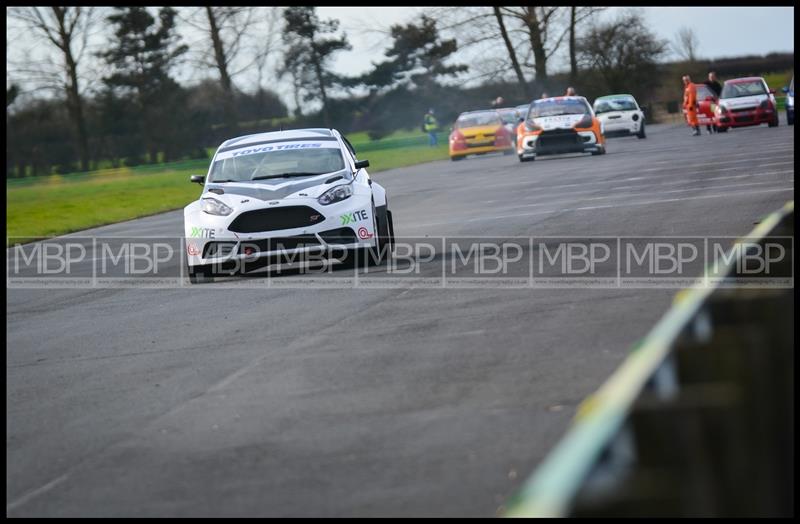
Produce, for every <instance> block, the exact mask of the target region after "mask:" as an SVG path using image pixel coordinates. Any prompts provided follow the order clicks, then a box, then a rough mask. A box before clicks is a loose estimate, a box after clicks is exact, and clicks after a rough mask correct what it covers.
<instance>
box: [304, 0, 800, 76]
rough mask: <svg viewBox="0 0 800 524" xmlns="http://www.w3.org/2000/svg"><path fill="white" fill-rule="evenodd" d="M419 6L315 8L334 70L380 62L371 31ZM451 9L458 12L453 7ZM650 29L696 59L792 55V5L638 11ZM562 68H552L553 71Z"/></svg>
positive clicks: (379, 41) (382, 40) (383, 41)
mask: <svg viewBox="0 0 800 524" xmlns="http://www.w3.org/2000/svg"><path fill="white" fill-rule="evenodd" d="M429 9H431V8H425V7H320V8H318V12H319V15H320V17H322V18H338V19H339V20H340V21H341V24H342V28H343V29H345V30H346V31H347V36H348V38H349V40H350V43H351V44H352V46H353V50H352V51H351V52H347V53H341V54H340V55H339V56H338V57H337V58H336V61H335V64H336V67H337V69H338V70H339V72H342V73H344V72H348V73H353V74H355V73H361V72H363V71H365V70H367V69H369V64H370V61H380V60H381V58H382V53H383V50H384V49H386V47H388V40H389V39H387V38H386V37H385V36H384V37H381V35H378V34H376V33H375V31H374V29H375V28H388V27H389V26H391V25H392V24H397V23H401V22H406V21H407V20H409V19H411V18H414V17H415V16H416V15H417V14H418V13H422V12H425V11H426V10H429ZM453 9H458V8H457V7H454V8H453ZM625 9H628V8H627V7H625V8H619V7H611V8H609V9H608V10H607V11H605V12H603V13H602V14H601V15H600V16H601V17H602V19H607V18H613V17H615V16H616V15H617V14H619V12H620V11H622V10H625ZM638 9H641V12H642V13H644V15H645V18H646V20H647V21H648V22H649V24H650V28H651V30H652V31H653V32H655V33H656V34H657V35H658V36H660V37H661V38H665V39H668V40H672V39H673V38H674V35H675V33H676V32H677V31H678V30H679V29H680V28H681V27H689V28H691V29H693V30H694V31H695V34H696V35H697V37H698V39H699V41H700V45H699V53H698V55H699V56H700V57H702V58H721V57H726V56H741V55H752V54H755V55H763V54H767V53H770V52H774V51H777V52H794V7H642V8H638ZM564 66H565V64H564V63H562V64H559V65H556V69H560V68H561V67H564Z"/></svg>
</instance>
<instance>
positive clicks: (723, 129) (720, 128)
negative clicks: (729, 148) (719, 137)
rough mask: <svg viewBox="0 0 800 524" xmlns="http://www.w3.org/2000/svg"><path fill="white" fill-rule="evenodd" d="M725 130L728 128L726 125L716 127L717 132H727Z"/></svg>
mask: <svg viewBox="0 0 800 524" xmlns="http://www.w3.org/2000/svg"><path fill="white" fill-rule="evenodd" d="M727 132H728V128H727V127H718V128H717V133H727Z"/></svg>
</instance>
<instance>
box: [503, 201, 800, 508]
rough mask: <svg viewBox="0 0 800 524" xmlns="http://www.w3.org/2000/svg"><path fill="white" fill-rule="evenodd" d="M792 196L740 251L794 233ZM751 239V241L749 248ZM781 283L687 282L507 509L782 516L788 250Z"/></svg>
mask: <svg viewBox="0 0 800 524" xmlns="http://www.w3.org/2000/svg"><path fill="white" fill-rule="evenodd" d="M793 216H794V202H789V203H787V204H786V205H785V206H784V207H783V208H782V209H781V210H779V211H777V212H775V213H773V214H771V215H769V216H768V217H767V218H766V219H764V220H763V222H762V223H761V224H760V225H758V226H757V227H756V228H755V229H754V230H753V231H752V232H751V233H750V234H749V235H747V236H746V237H745V238H743V239H740V240H739V242H738V243H739V244H740V247H741V246H744V245H747V246H751V248H753V249H755V247H754V245H759V246H764V245H766V243H767V241H768V239H766V237H770V238H775V237H779V236H784V237H791V238H790V239H789V245H790V246H791V247H790V251H793V250H792V249H791V248H792V247H793V242H794V238H793V237H794V223H793ZM751 243H752V244H751ZM789 255H790V256H788V257H786V258H785V259H784V260H783V262H782V263H783V264H785V265H784V267H782V268H776V269H777V270H783V271H784V272H786V273H785V274H789V275H791V279H790V282H789V284H788V285H786V286H784V287H783V288H772V289H767V288H764V287H758V286H756V287H749V288H748V287H746V286H726V285H725V284H724V282H723V283H719V282H717V283H714V284H709V280H708V278H707V277H708V275H709V269H710V270H711V273H710V274H712V275H725V276H727V280H728V281H730V280H731V279H733V278H737V277H739V276H740V274H739V273H737V271H739V269H737V266H736V263H735V262H731V263H729V264H723V265H716V266H714V267H712V268H707V270H706V275H705V276H704V277H703V279H701V280H700V281H699V282H698V283H697V284H696V285H695V286H693V287H692V288H690V289H687V290H683V291H681V292H680V293H679V294H678V295H677V296H676V297H675V301H674V305H673V307H672V308H671V309H670V311H668V312H667V314H666V315H665V316H664V317H663V318H662V319H661V320H660V321H659V322H658V324H656V326H655V327H654V328H653V329H652V330H651V331H650V333H649V334H648V335H647V336H646V337H645V338H644V339H643V340H642V341H641V343H640V344H638V345H637V346H636V347H634V348H633V351H632V353H631V355H630V356H629V357H628V358H627V359H626V360H625V362H623V364H622V365H621V367H620V368H619V369H618V370H617V371H616V372H615V373H614V374H613V375H612V376H611V377H610V378H609V379H608V380H607V381H606V383H605V384H604V385H603V386H602V387H601V388H600V389H599V390H598V391H597V392H596V393H595V394H593V395H591V396H590V397H589V398H587V399H586V400H585V401H584V402H583V403H582V404H581V406H580V407H579V409H578V412H577V414H576V417H575V420H574V422H573V425H572V427H571V428H570V429H569V431H568V432H567V434H566V435H565V436H564V437H563V439H562V440H561V441H560V442H559V443H558V445H557V446H556V447H555V448H554V449H553V451H552V452H551V453H550V455H549V456H548V457H547V458H546V459H545V460H544V462H543V463H542V464H541V465H540V467H539V468H538V469H537V470H536V471H535V473H534V475H533V476H532V477H531V478H529V479H528V481H527V482H526V483H525V484H524V485H523V487H522V488H521V490H520V491H519V492H518V493H517V495H516V496H515V497H514V498H513V499H512V500H511V501H510V503H509V505H508V510H507V512H506V514H505V516H508V517H553V516H555V517H566V516H598V517H623V516H625V517H627V516H653V517H667V516H737V517H745V516H791V515H793V512H794V499H793V492H794V470H793V468H794V316H793V314H794V302H793V298H794V280H793V273H792V271H793V268H792V262H793V253H789Z"/></svg>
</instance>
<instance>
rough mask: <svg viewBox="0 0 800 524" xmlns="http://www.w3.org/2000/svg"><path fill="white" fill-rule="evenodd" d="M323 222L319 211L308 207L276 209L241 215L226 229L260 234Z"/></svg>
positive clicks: (323, 218) (259, 210) (248, 212)
mask: <svg viewBox="0 0 800 524" xmlns="http://www.w3.org/2000/svg"><path fill="white" fill-rule="evenodd" d="M323 220H325V217H324V216H323V215H322V214H321V213H320V212H319V211H317V210H315V209H313V208H310V207H308V206H288V207H276V208H272V209H258V210H256V211H247V212H246V213H242V214H241V215H239V216H238V217H236V219H235V220H234V221H233V222H232V223H231V225H230V226H229V227H228V229H229V230H231V231H233V232H235V233H260V232H264V231H277V230H280V229H292V228H296V227H308V226H315V225H317V224H319V223H320V222H322V221H323Z"/></svg>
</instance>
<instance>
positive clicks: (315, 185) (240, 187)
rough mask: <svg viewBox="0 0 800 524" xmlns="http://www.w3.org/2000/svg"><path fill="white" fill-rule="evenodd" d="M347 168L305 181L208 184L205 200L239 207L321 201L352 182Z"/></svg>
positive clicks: (304, 178) (204, 195)
mask: <svg viewBox="0 0 800 524" xmlns="http://www.w3.org/2000/svg"><path fill="white" fill-rule="evenodd" d="M347 176H348V172H347V170H346V169H343V170H342V171H338V172H334V173H326V174H324V175H319V176H313V177H303V178H276V179H274V180H263V181H260V182H225V183H221V184H215V183H213V182H210V183H208V184H206V186H205V190H204V191H203V194H202V195H201V197H214V198H216V199H217V200H220V201H222V202H224V203H225V204H227V205H234V204H238V203H240V202H241V201H242V199H243V198H248V199H249V198H255V199H258V200H264V201H274V200H283V199H292V198H318V197H319V196H320V195H322V193H324V192H325V191H327V190H328V189H330V188H332V187H334V186H336V184H337V183H339V184H342V183H349V182H350V181H351V180H350V179H348V178H347Z"/></svg>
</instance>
